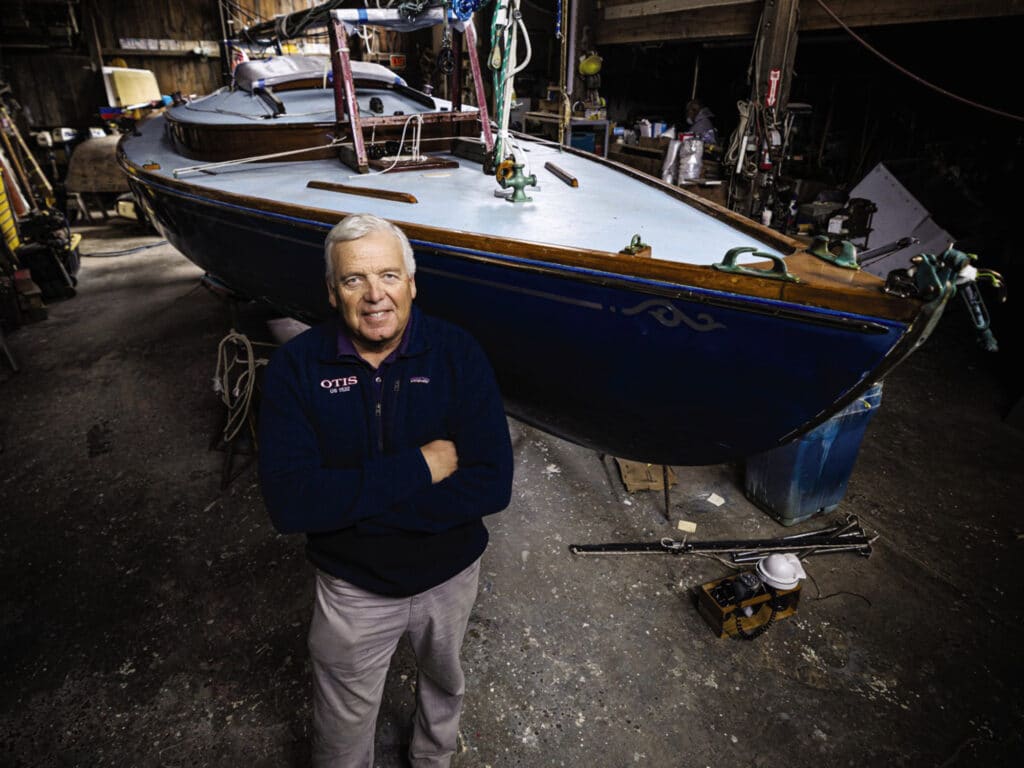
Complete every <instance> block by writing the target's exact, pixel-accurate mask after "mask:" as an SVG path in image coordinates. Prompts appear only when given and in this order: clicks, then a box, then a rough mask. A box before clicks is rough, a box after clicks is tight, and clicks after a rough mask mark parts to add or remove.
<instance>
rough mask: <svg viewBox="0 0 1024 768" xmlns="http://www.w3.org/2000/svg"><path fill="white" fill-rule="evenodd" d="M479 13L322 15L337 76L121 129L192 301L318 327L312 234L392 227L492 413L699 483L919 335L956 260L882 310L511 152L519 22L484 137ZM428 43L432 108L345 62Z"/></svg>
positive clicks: (244, 92)
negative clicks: (194, 295)
mask: <svg viewBox="0 0 1024 768" xmlns="http://www.w3.org/2000/svg"><path fill="white" fill-rule="evenodd" d="M472 5H473V4H472V3H471V2H469V0H460V2H459V3H457V4H456V5H450V4H448V3H438V2H435V3H434V4H432V5H430V6H428V7H426V8H425V9H423V10H422V11H420V12H419V13H412V14H410V13H409V12H407V11H398V10H395V9H388V8H385V9H365V8H358V9H335V10H332V11H331V13H330V17H329V20H328V23H327V25H328V30H329V32H330V39H331V49H332V50H331V55H330V56H329V57H298V56H283V57H275V58H274V59H271V60H269V61H253V62H248V63H245V64H241V65H239V67H238V69H237V70H236V73H235V81H234V83H233V84H232V86H231V87H226V88H223V89H221V90H219V91H217V92H215V93H213V94H211V95H209V96H206V97H203V98H199V99H195V100H192V101H189V102H186V103H182V104H179V105H177V106H173V107H170V108H168V109H166V110H164V111H163V112H162V113H161V114H157V115H153V116H151V117H149V118H148V119H145V120H143V121H141V122H139V123H138V124H137V125H136V126H135V130H134V131H133V132H132V133H130V134H128V135H126V136H125V137H124V138H123V139H122V141H121V145H120V148H119V161H120V163H121V165H122V167H123V168H124V170H125V171H126V173H127V174H128V179H129V184H130V187H131V189H132V190H133V193H134V195H135V196H136V198H137V200H138V201H139V203H140V205H141V206H142V207H143V208H144V209H145V210H146V212H147V214H148V216H149V218H150V219H151V220H152V221H153V222H154V224H155V225H156V227H157V228H158V229H159V230H160V231H161V233H162V234H163V235H164V236H165V237H166V238H167V239H168V240H169V241H170V242H171V243H172V244H173V245H174V246H175V247H176V248H177V249H179V250H180V251H181V252H182V253H183V254H185V256H187V257H188V258H189V259H190V260H192V261H193V262H195V263H196V264H197V265H199V266H200V267H201V268H202V269H204V270H205V271H206V272H207V273H208V275H209V276H210V279H212V280H215V281H217V282H219V283H221V284H223V285H225V286H227V287H229V288H230V289H231V290H232V291H234V292H235V293H236V294H238V295H240V296H243V297H246V298H248V299H252V300H259V301H263V302H266V303H267V304H269V305H271V306H272V307H274V308H276V309H277V310H278V311H280V312H281V313H284V314H286V315H289V316H292V317H295V318H298V319H300V320H303V321H306V322H315V321H317V320H320V319H323V318H325V317H326V316H328V314H329V312H330V307H329V305H328V302H327V292H326V290H325V286H324V263H323V241H324V237H325V235H326V233H327V231H328V230H329V229H330V228H331V227H332V226H333V225H334V224H336V223H337V222H338V221H340V220H341V219H342V218H344V217H345V216H347V215H349V214H352V213H357V212H371V213H375V214H377V215H379V216H382V217H384V218H386V219H388V220H390V221H392V222H394V223H395V224H397V225H398V226H400V227H401V228H402V229H403V230H404V231H405V232H406V233H407V235H408V236H409V239H410V241H411V243H412V245H413V247H414V250H415V254H416V259H417V271H416V276H415V279H416V282H417V287H418V293H417V303H418V304H419V305H420V306H421V307H422V308H423V310H424V311H426V312H428V313H431V314H435V315H438V316H441V317H444V318H446V319H449V320H451V321H453V322H455V323H457V324H459V325H462V326H463V327H465V328H466V329H468V330H469V331H470V332H471V333H472V334H473V335H474V336H475V337H476V338H477V339H478V340H479V341H480V343H481V344H482V346H483V347H484V349H485V350H486V352H487V354H488V356H489V358H490V360H491V362H492V364H493V366H494V368H495V371H496V373H497V376H498V380H499V383H500V386H501V388H502V393H503V396H504V398H505V402H506V407H507V410H508V412H509V413H510V414H511V415H513V416H515V417H517V418H519V419H522V420H524V421H526V422H528V423H530V424H533V425H536V426H538V427H540V428H542V429H544V430H546V431H548V432H550V433H552V434H554V435H557V436H560V437H563V438H566V439H568V440H571V441H574V442H576V443H578V444H581V445H584V446H589V447H591V448H593V449H595V450H598V451H601V452H606V453H609V454H612V455H614V456H618V457H621V458H626V459H633V460H638V461H644V462H651V463H659V464H674V465H698V464H715V463H722V462H726V461H732V460H736V459H740V458H743V457H746V456H750V455H752V454H756V453H759V452H762V451H765V450H768V449H770V448H773V447H775V446H778V445H780V444H783V443H785V442H787V441H790V440H793V439H794V438H796V437H798V436H799V435H801V434H802V433H804V432H806V431H807V430H809V429H811V428H813V427H814V426H816V425H817V424H820V423H822V422H823V421H824V420H826V419H828V418H829V417H830V416H831V415H833V414H835V413H836V412H837V411H839V410H840V409H842V408H843V407H844V406H846V405H847V404H848V403H850V402H852V401H853V400H854V399H855V398H857V397H858V395H860V394H861V393H863V392H864V391H866V390H867V389H868V388H869V387H871V386H872V385H873V384H875V383H876V382H877V381H879V380H880V379H881V378H882V377H883V376H884V375H885V374H886V372H888V371H889V370H891V369H892V368H893V366H895V365H896V364H898V363H899V361H901V360H902V359H904V358H905V357H906V355H907V354H909V353H910V352H911V351H913V350H914V349H915V348H917V347H918V346H919V345H920V344H921V343H922V342H923V341H924V340H925V339H926V338H927V337H928V334H929V333H930V331H931V329H932V328H933V327H934V325H935V323H936V322H937V321H938V319H939V317H940V316H941V314H942V311H943V308H944V307H945V305H946V303H947V302H948V300H949V298H950V296H951V295H952V294H953V292H954V290H955V289H954V283H955V281H956V279H957V276H958V275H959V274H960V272H961V270H962V268H963V266H964V264H963V261H962V259H960V257H959V256H956V255H955V254H956V252H952V251H951V252H949V253H947V254H943V255H940V256H934V257H932V256H929V257H928V258H927V259H924V260H921V261H920V263H918V264H916V265H915V266H914V267H913V268H912V269H911V270H910V272H909V273H905V274H904V275H903V279H902V280H901V281H900V282H899V286H898V287H899V290H893V284H891V283H889V284H887V281H885V280H883V279H880V278H878V277H876V276H874V275H871V274H868V273H867V272H866V271H864V270H861V269H859V268H858V265H857V263H856V259H855V258H852V259H851V258H849V257H848V256H847V257H845V258H844V256H843V255H842V254H841V253H840V254H839V255H838V256H837V255H834V254H833V253H832V251H831V250H830V249H828V248H826V247H823V246H821V245H820V244H819V247H815V248H813V249H811V250H809V249H808V248H807V246H806V245H804V244H802V243H800V242H798V241H796V240H794V239H792V238H789V237H787V236H785V235H783V234H780V233H779V232H777V231H775V230H772V229H769V228H767V227H763V226H761V225H760V224H757V223H755V222H753V221H751V220H748V219H746V218H744V217H741V216H739V215H738V214H735V213H734V212H732V211H730V210H728V209H726V208H724V207H722V206H719V205H716V204H715V203H713V202H710V201H707V200H704V199H701V198H699V197H697V196H695V195H693V194H691V193H689V192H688V191H686V190H685V189H682V188H679V187H676V186H673V185H670V184H666V183H664V182H662V181H661V180H660V179H656V178H653V177H650V176H648V175H646V174H643V173H641V172H639V171H636V170H634V169H632V168H628V167H626V166H623V165H620V164H618V163H615V162H612V161H609V160H607V159H604V158H602V157H599V156H597V155H595V154H590V153H586V152H582V151H578V150H574V149H571V148H568V147H564V146H560V145H558V144H556V143H554V142H550V141H545V140H543V139H538V138H532V137H528V136H524V135H519V134H516V133H514V132H513V131H511V130H509V128H508V112H509V106H510V103H511V102H510V93H511V78H512V77H513V76H514V73H515V72H516V69H517V67H519V68H521V66H522V61H523V58H524V56H525V55H526V54H520V53H519V52H518V51H517V47H516V40H517V38H519V37H520V36H521V35H522V33H523V31H524V30H522V29H519V26H521V24H520V23H519V22H518V21H517V19H518V14H517V13H516V12H515V11H516V9H517V0H498V7H497V8H496V9H495V11H494V14H493V16H494V21H493V24H492V29H491V42H492V50H491V54H490V55H489V56H488V57H487V60H486V67H487V68H490V69H491V70H492V71H493V73H494V78H495V87H494V91H495V108H494V121H493V123H492V120H491V117H490V114H489V110H488V108H487V98H486V97H485V92H484V89H483V82H482V80H483V73H484V71H485V67H484V66H483V65H482V64H481V61H480V60H479V58H478V55H477V40H476V31H475V26H474V19H473V16H472V10H473V7H472ZM438 24H440V25H443V27H444V29H445V33H444V39H445V46H447V47H448V51H449V55H448V57H447V61H448V62H449V64H450V66H451V73H450V76H451V79H452V83H453V87H452V88H451V89H450V94H451V99H450V100H444V99H440V98H437V97H435V96H433V95H431V94H428V93H425V92H423V91H419V90H415V89H413V88H411V87H409V85H408V84H407V83H406V82H405V81H404V80H403V79H402V78H401V77H399V76H398V75H396V74H395V73H394V72H392V71H390V70H389V69H387V68H385V67H383V66H379V65H377V64H369V63H365V62H358V61H352V60H351V56H350V54H351V51H350V49H349V40H350V36H351V35H352V34H353V33H354V31H355V30H356V29H358V28H360V27H362V26H364V25H381V26H384V27H387V28H389V29H398V30H411V29H416V28H421V27H423V26H432V25H438ZM524 47H525V46H524ZM462 50H464V51H465V53H466V54H467V58H468V62H469V66H470V68H471V70H472V74H473V81H474V88H475V94H476V99H475V102H476V103H475V105H469V104H464V103H462V102H461V98H460V92H461V88H460V87H459V86H460V85H461V83H462V72H461V68H462V58H463V57H462V55H461V51H462ZM522 50H523V48H520V49H519V51H522ZM960 256H962V254H960Z"/></svg>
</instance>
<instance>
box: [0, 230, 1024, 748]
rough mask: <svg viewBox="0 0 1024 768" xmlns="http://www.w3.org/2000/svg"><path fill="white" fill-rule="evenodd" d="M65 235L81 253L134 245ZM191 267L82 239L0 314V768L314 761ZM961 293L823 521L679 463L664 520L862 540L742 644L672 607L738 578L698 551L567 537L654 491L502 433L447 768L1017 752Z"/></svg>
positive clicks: (637, 504)
mask: <svg viewBox="0 0 1024 768" xmlns="http://www.w3.org/2000/svg"><path fill="white" fill-rule="evenodd" d="M84 231H85V234H86V240H85V242H84V243H83V251H84V252H97V251H111V250H117V249H120V248H124V247H127V246H129V245H135V244H138V243H140V242H152V241H153V240H154V239H155V238H152V237H147V236H145V235H143V234H140V232H139V231H138V230H136V229H133V228H132V227H131V226H128V225H124V224H120V225H117V224H115V225H111V226H108V227H92V228H87V229H86V230H84ZM199 276H200V272H199V270H198V269H196V268H195V267H193V266H192V265H191V264H190V263H189V262H187V261H186V260H185V259H184V258H183V257H181V256H180V255H179V254H177V253H176V252H175V251H174V250H173V249H171V248H170V247H168V246H163V247H160V248H156V249H151V250H147V251H143V252H140V253H138V254H134V255H127V256H120V257H86V258H84V259H83V268H82V272H81V275H80V280H81V282H80V290H79V295H78V296H77V297H76V298H74V299H71V300H68V301H65V302H62V303H59V304H54V305H52V306H51V307H50V308H49V319H48V320H46V321H44V322H40V323H36V324H33V325H30V326H25V327H23V328H21V329H19V330H18V331H16V332H14V333H11V334H9V335H8V341H9V343H10V346H11V347H12V349H13V351H14V352H15V354H16V355H17V356H18V358H19V360H20V363H21V365H22V368H23V370H22V371H21V372H20V373H19V374H16V375H13V374H11V373H10V372H9V370H8V369H7V368H6V366H5V364H4V362H3V361H2V360H0V397H2V401H3V408H2V409H0V443H2V445H3V452H2V453H0V510H2V520H3V523H4V525H3V529H2V532H0V580H2V584H3V589H2V593H0V594H2V598H0V621H2V629H0V682H2V685H0V765H2V766H190V768H198V767H199V766H225V767H226V766H243V765H244V766H247V767H248V768H270V767H271V766H303V765H306V764H308V738H309V714H310V707H309V696H310V692H309V683H308V665H307V657H306V649H305V632H306V625H307V621H308V617H309V613H310V608H311V595H312V583H311V579H312V569H311V566H310V565H309V564H308V563H307V562H306V561H305V559H304V556H303V553H302V546H303V542H302V539H301V537H283V536H279V535H277V534H276V533H275V532H274V531H273V529H272V528H271V526H270V524H269V522H268V520H267V516H266V513H265V511H264V509H263V506H262V502H261V499H260V495H259V490H258V487H257V485H256V476H255V472H254V469H253V468H252V467H249V468H248V469H246V470H244V471H243V472H242V474H241V475H240V476H239V477H238V478H237V479H235V480H234V481H233V482H231V484H230V485H229V486H228V487H227V489H226V490H221V487H220V480H221V468H222V462H223V459H224V454H223V453H221V452H218V451H210V450H208V445H209V443H210V440H211V436H212V435H213V434H214V432H215V430H216V429H217V428H218V426H219V424H220V422H221V420H222V418H223V408H222V406H221V405H220V403H219V401H218V399H217V398H216V396H215V395H214V393H213V391H212V389H211V387H210V380H211V377H212V375H213V373H214V364H215V356H216V351H217V344H218V342H219V340H220V339H221V338H222V336H223V335H224V334H225V333H226V331H227V330H228V327H229V312H228V309H227V308H226V306H225V305H224V304H223V303H222V302H221V300H219V299H218V298H217V297H215V296H214V295H212V294H211V293H209V292H208V291H206V290H205V289H203V288H201V287H199V286H198V284H197V279H198V278H199ZM955 310H956V311H954V312H953V313H952V315H951V316H948V317H947V318H945V319H944V321H943V323H942V324H941V325H940V327H939V329H938V331H937V333H936V335H935V336H934V337H933V338H932V339H931V340H930V341H929V342H928V344H927V345H926V346H925V347H924V349H922V350H921V351H920V352H918V353H917V354H916V355H915V356H914V357H913V358H911V359H910V360H909V361H908V362H907V363H906V364H904V365H903V366H902V367H901V368H900V369H898V370H897V371H896V372H895V373H894V374H893V375H892V376H891V377H890V378H889V379H887V380H886V383H885V390H884V394H883V402H882V407H881V408H880V409H879V410H878V412H877V414H876V416H875V417H874V420H873V421H872V423H871V425H870V427H869V430H868V434H867V437H866V439H865V443H864V445H863V447H862V450H861V453H860V456H859V459H858V462H857V465H856V468H855V471H854V474H853V477H852V479H851V481H850V485H849V490H848V493H847V495H846V497H845V499H844V500H843V502H842V504H841V505H840V507H839V510H838V511H837V512H836V513H835V514H834V515H832V516H830V517H828V518H825V519H815V520H813V521H810V522H808V523H805V524H803V525H800V526H798V527H796V528H795V529H787V528H782V527H781V526H779V525H778V524H777V523H775V522H773V521H772V520H771V519H770V518H769V517H767V516H766V515H764V514H763V513H761V512H760V511H758V510H757V509H756V508H755V507H754V506H753V505H752V504H750V503H749V502H748V501H747V500H746V499H745V498H744V496H743V491H742V468H741V467H738V466H732V465H727V466H712V467H702V468H686V467H681V468H676V472H677V474H678V477H679V481H680V482H679V485H678V486H677V487H676V488H675V489H674V492H673V509H672V515H673V517H674V518H686V519H689V520H693V521H695V522H697V523H698V525H699V527H698V531H697V537H698V538H702V539H713V538H725V537H732V538H735V537H745V538H750V537H766V536H777V535H784V534H788V533H792V532H798V531H802V530H808V529H812V528H817V527H820V526H821V525H823V524H824V523H826V522H831V521H832V520H834V519H837V518H841V517H842V516H843V515H846V514H855V515H857V516H858V517H859V518H860V519H861V521H862V522H863V523H864V524H865V526H866V527H868V528H870V529H871V530H872V531H876V532H877V533H878V534H879V539H878V541H877V543H876V545H875V552H874V554H873V555H872V556H871V557H870V558H869V559H864V558H861V557H858V556H856V555H847V554H837V555H831V556H828V557H817V558H812V559H810V560H808V561H807V567H808V571H809V572H810V575H811V576H812V577H813V582H812V581H808V582H806V583H805V586H804V593H803V600H802V602H801V605H800V609H799V612H798V613H797V614H796V615H795V616H793V617H791V618H789V619H786V620H785V621H780V622H778V623H777V624H776V625H775V626H773V627H772V629H771V631H770V632H768V633H767V634H765V635H764V636H763V637H761V638H759V639H757V640H756V641H754V642H751V643H746V642H741V641H731V640H719V639H718V638H716V637H715V636H714V635H713V634H712V632H711V630H710V629H709V628H708V626H707V625H706V624H705V622H704V620H703V619H702V618H701V617H700V616H699V615H698V613H697V611H696V610H695V608H694V606H693V603H692V600H691V590H692V588H694V587H696V586H697V585H699V584H701V583H703V582H706V581H710V580H712V579H715V578H719V577H721V576H725V575H727V574H728V573H729V571H728V569H727V568H726V567H725V566H724V565H722V564H721V563H719V562H717V561H715V560H710V559H706V558H699V557H693V556H687V557H669V556H662V555H659V556H649V557H627V558H588V559H581V558H576V557H574V556H572V555H571V554H569V552H568V550H567V547H568V545H569V544H571V543H577V542H581V543H582V542H604V541H623V540H627V541H628V540H650V539H657V538H660V537H662V536H665V535H671V534H672V533H673V530H672V528H671V527H670V526H668V525H667V524H666V523H665V522H664V517H663V502H662V497H661V495H660V494H659V493H650V492H648V493H636V494H629V493H627V492H626V491H625V489H624V487H623V485H622V483H621V480H620V479H619V476H618V473H617V470H616V468H615V465H614V463H613V462H612V460H611V459H609V458H605V459H603V460H602V458H601V457H599V456H598V455H596V454H595V453H594V452H592V451H589V450H584V449H581V448H579V447H577V446H574V445H570V444H567V443H565V442H562V441H559V440H556V439H554V438H551V437H549V436H547V435H545V434H543V433H542V432H539V431H537V430H535V429H532V428H530V427H527V426H525V425H522V424H519V423H517V422H514V421H513V422H511V428H512V435H513V440H514V445H515V453H516V480H515V488H514V493H513V500H512V504H511V506H510V508H509V509H508V510H506V511H505V512H503V513H502V514H500V515H497V516H495V517H492V518H490V519H489V527H490V529H491V534H492V543H491V546H490V548H489V549H488V551H487V553H486V555H485V557H484V566H483V576H482V581H481V591H480V597H479V600H478V602H477V605H476V608H475V611H474V615H473V618H472V620H471V623H470V628H469V634H468V637H467V640H466V643H465V650H464V656H465V666H466V671H467V677H468V693H467V698H466V705H465V713H464V716H463V725H462V733H463V741H464V749H463V751H462V753H461V754H460V755H459V757H458V759H457V763H456V764H457V765H459V766H473V767H479V768H484V767H486V766H492V767H493V768H499V767H500V768H505V767H506V766H530V767H535V766H540V767H545V766H581V765H584V766H593V768H604V767H605V766H607V767H609V768H613V767H615V768H618V767H621V766H635V765H641V766H643V765H646V766H652V767H656V768H662V767H665V768H668V767H673V768H674V767H676V766H725V765H737V766H786V768H799V767H800V766H814V767H815V768H818V767H820V766H844V765H850V766H975V765H986V766H1011V765H1013V766H1017V765H1020V764H1021V762H1020V761H1021V759H1022V757H1024V735H1022V729H1021V723H1022V716H1024V703H1022V698H1021V683H1022V676H1021V673H1022V666H1024V663H1022V659H1021V655H1020V653H1019V648H1020V642H1019V633H1020V626H1021V619H1022V614H1024V602H1022V598H1021V589H1022V586H1024V580H1022V578H1021V576H1020V569H1019V562H1020V558H1021V557H1022V555H1024V542H1022V541H1021V540H1020V538H1019V533H1020V531H1021V530H1022V529H1024V523H1022V522H1021V520H1020V510H1021V491H1022V485H1024V484H1022V480H1021V467H1022V466H1024V434H1022V433H1021V432H1019V431H1016V430H1015V429H1013V428H1012V427H1011V426H1009V425H1008V424H1007V423H1005V422H1004V421H1003V418H1002V417H1003V415H1004V414H1005V413H1006V411H1007V410H1008V409H1009V407H1010V405H1012V403H1013V399H1014V397H1015V396H1016V395H1019V392H1013V391H1012V390H1011V389H1010V388H1009V385H1008V384H1007V382H1006V380H1005V379H1004V378H1003V377H1001V376H1000V375H999V373H1000V368H999V366H998V365H997V364H996V363H993V358H988V357H985V356H984V355H983V353H982V352H980V351H979V350H977V349H976V347H975V346H974V344H973V341H972V338H971V335H970V333H969V331H968V330H967V328H966V323H965V322H964V318H963V316H962V313H961V312H959V307H956V308H955ZM260 317H261V316H260V315H259V313H257V312H255V311H254V310H252V309H251V308H249V309H246V310H244V312H243V320H244V321H246V322H248V323H254V322H255V321H256V320H258V319H259V318H260ZM999 330H1000V329H999V328H997V329H996V331H997V333H998V332H999ZM712 493H715V494H718V495H719V496H721V497H722V498H723V499H724V500H725V503H724V504H722V505H721V506H720V507H716V506H714V505H713V504H711V503H709V501H708V496H709V495H710V494H712ZM413 679H414V666H413V662H412V659H411V655H410V652H409V650H408V649H407V648H406V647H404V646H403V647H400V649H399V653H398V654H397V656H396V659H395V663H394V664H393V668H392V674H391V675H390V677H389V681H388V685H387V691H386V695H385V700H384V704H383V707H382V712H381V718H380V721H379V734H378V745H379V747H378V765H379V766H381V767H382V768H392V767H393V766H400V765H403V764H404V762H403V758H402V757H401V754H402V751H403V748H404V744H405V743H406V741H407V738H408V733H407V730H408V729H407V723H408V720H409V717H410V714H411V706H412V695H413V693H412V690H411V682H412V680H413Z"/></svg>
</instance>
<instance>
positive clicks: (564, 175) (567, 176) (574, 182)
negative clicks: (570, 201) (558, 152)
mask: <svg viewBox="0 0 1024 768" xmlns="http://www.w3.org/2000/svg"><path fill="white" fill-rule="evenodd" d="M544 167H545V168H547V169H548V170H549V171H551V172H552V173H553V174H555V176H557V177H558V178H560V179H561V180H562V181H564V182H565V183H566V184H568V185H569V186H570V187H578V186H579V185H580V182H579V179H577V178H576V177H575V176H573V175H572V174H571V173H569V172H568V171H566V170H563V169H562V168H559V167H558V166H557V165H555V164H554V163H552V162H550V161H548V162H546V163H544Z"/></svg>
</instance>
